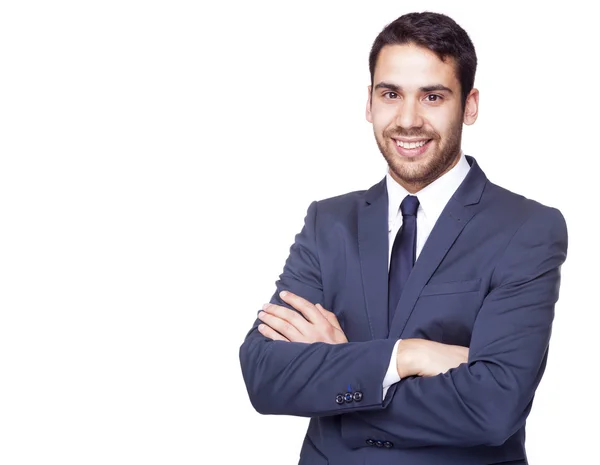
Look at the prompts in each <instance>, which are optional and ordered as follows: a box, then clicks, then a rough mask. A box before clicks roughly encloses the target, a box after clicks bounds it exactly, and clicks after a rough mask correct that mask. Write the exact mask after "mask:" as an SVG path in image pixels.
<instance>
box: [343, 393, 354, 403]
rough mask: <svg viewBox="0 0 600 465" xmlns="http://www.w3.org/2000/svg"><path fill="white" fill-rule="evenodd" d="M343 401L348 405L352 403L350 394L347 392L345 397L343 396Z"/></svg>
mask: <svg viewBox="0 0 600 465" xmlns="http://www.w3.org/2000/svg"><path fill="white" fill-rule="evenodd" d="M344 400H345V401H346V402H348V403H350V402H352V400H353V397H352V394H351V393H349V392H347V393H346V395H345V396H344Z"/></svg>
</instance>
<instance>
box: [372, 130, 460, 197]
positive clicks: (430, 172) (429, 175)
mask: <svg viewBox="0 0 600 465" xmlns="http://www.w3.org/2000/svg"><path fill="white" fill-rule="evenodd" d="M395 129H396V130H395V131H394V130H386V131H384V133H383V140H380V139H379V137H378V136H377V134H375V140H376V141H377V146H378V147H379V151H380V152H381V154H382V155H383V158H385V160H386V161H387V164H388V166H389V167H390V171H391V172H392V174H394V176H395V177H396V178H397V179H400V180H402V181H403V183H405V184H406V185H408V186H411V187H412V188H413V189H412V190H414V191H415V192H416V191H418V190H421V189H423V188H424V187H425V186H427V185H429V184H431V183H432V182H433V181H435V180H436V179H437V178H439V177H440V176H441V175H442V174H444V173H445V172H446V171H447V170H448V168H449V167H450V166H452V163H454V161H455V160H456V158H457V156H458V154H459V153H460V143H461V135H462V121H461V120H460V119H459V120H457V122H456V123H455V124H454V125H453V126H452V127H451V128H450V131H449V136H448V138H447V139H446V141H445V143H444V144H443V145H442V146H439V147H438V149H437V152H436V153H435V154H433V156H431V155H430V156H429V157H428V158H427V160H425V161H414V162H413V161H412V160H405V161H404V162H399V160H398V157H399V155H398V152H396V149H395V148H392V149H391V150H392V151H390V150H388V146H387V145H386V143H388V141H389V140H390V138H391V137H392V136H400V135H401V136H403V137H413V138H426V139H432V140H433V141H438V142H439V140H440V138H439V135H438V134H435V133H416V132H414V131H412V132H411V133H407V132H406V131H402V130H399V129H398V128H395Z"/></svg>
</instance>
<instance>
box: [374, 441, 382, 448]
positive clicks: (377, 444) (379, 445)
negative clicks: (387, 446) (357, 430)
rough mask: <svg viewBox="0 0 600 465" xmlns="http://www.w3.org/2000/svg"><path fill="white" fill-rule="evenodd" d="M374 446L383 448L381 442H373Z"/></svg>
mask: <svg viewBox="0 0 600 465" xmlns="http://www.w3.org/2000/svg"><path fill="white" fill-rule="evenodd" d="M375 445H376V446H377V447H383V442H382V441H375Z"/></svg>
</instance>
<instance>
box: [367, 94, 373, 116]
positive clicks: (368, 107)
mask: <svg viewBox="0 0 600 465" xmlns="http://www.w3.org/2000/svg"><path fill="white" fill-rule="evenodd" d="M367 90H368V91H369V96H368V97H367V111H366V117H367V121H368V122H369V123H372V122H373V115H372V114H371V104H372V103H373V102H372V101H371V86H369V87H368V88H367Z"/></svg>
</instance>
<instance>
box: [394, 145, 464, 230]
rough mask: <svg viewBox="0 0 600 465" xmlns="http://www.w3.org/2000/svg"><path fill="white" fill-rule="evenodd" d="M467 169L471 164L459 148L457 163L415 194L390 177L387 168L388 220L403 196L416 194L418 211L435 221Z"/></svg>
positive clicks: (396, 211) (397, 208)
mask: <svg viewBox="0 0 600 465" xmlns="http://www.w3.org/2000/svg"><path fill="white" fill-rule="evenodd" d="M469 169H471V166H470V165H469V162H468V161H467V159H466V158H465V155H464V153H463V151H462V150H461V152H460V159H459V161H458V163H457V164H456V165H455V166H454V167H452V169H451V170H450V171H448V172H447V173H444V174H443V175H442V176H440V177H439V178H437V179H436V180H435V181H433V182H432V183H431V184H429V185H427V186H426V187H424V188H423V189H421V190H420V191H419V192H417V193H415V194H411V193H410V192H408V191H407V190H406V189H405V188H404V187H402V186H401V185H400V184H398V183H397V182H396V180H395V179H394V178H392V176H391V175H390V173H389V170H388V173H387V175H386V184H387V192H388V208H389V214H388V219H389V222H390V223H391V222H393V221H395V218H396V216H397V215H398V211H399V209H400V203H401V202H402V200H404V197H406V196H407V195H416V196H417V197H418V198H419V213H420V214H421V213H422V214H424V215H425V216H426V217H427V219H428V220H431V221H432V222H434V223H435V222H436V221H437V219H438V218H439V216H440V215H441V214H442V211H443V210H444V207H445V206H446V204H447V203H448V201H449V200H450V198H451V197H452V195H453V194H454V192H455V191H456V189H458V186H460V185H461V183H462V182H463V180H464V179H465V177H466V176H467V174H468V173H469Z"/></svg>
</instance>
